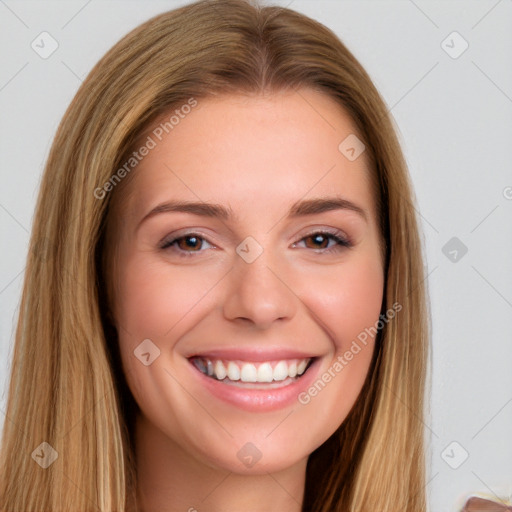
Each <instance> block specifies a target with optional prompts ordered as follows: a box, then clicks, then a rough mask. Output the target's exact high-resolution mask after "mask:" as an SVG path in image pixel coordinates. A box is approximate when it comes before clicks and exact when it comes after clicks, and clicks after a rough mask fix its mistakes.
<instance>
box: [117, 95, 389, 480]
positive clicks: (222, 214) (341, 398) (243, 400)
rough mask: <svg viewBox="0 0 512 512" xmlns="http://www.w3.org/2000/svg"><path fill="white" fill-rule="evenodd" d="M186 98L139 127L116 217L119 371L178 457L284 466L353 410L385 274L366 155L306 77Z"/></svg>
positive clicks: (232, 467) (232, 465)
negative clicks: (266, 87)
mask: <svg viewBox="0 0 512 512" xmlns="http://www.w3.org/2000/svg"><path fill="white" fill-rule="evenodd" d="M189 105H193V107H191V108H182V109H180V108H179V107H178V108H177V109H173V112H169V114H168V115H166V116H164V117H163V118H162V123H165V122H168V124H167V125H166V128H167V130H165V129H164V128H162V126H164V124H162V125H160V124H159V123H160V120H159V122H157V123H156V124H155V126H154V127H152V129H151V130H150V131H148V132H147V133H145V134H144V136H143V137H142V138H141V139H140V141H141V144H140V146H143V145H145V146H146V147H147V148H148V149H147V151H144V150H138V157H137V158H138V159H140V162H139V163H138V165H137V166H136V169H134V170H133V171H132V172H133V173H134V175H133V180H132V181H131V182H130V183H129V184H127V185H128V186H127V188H128V189H129V190H127V192H129V194H128V195H127V196H126V199H127V200H126V203H125V204H124V205H123V208H122V210H121V211H120V212H119V215H120V217H119V220H121V222H119V226H120V228H119V230H118V232H117V233H116V237H118V239H117V240H116V241H115V243H117V244H118V245H117V248H118V266H117V267H116V268H117V274H116V275H115V276H114V278H115V283H116V296H115V301H114V305H113V312H114V318H115V324H116V326H117V330H118V333H119V343H120V350H121V357H122V363H123V368H124V371H125V374H126V377H127V382H128V385H129V387H130V389H131V391H132V393H133V396H134V398H135V400H136V401H137V403H138V405H139V407H140V410H141V416H140V419H141V424H142V425H146V428H147V432H150V431H152V432H153V434H152V435H154V433H155V432H158V436H159V439H163V440H165V443H167V446H168V447H169V450H171V452H172V447H177V446H180V453H181V454H185V455H186V456H189V457H191V458H192V459H194V460H195V462H199V463H203V464H206V465H208V466H210V467H213V468H219V467H220V468H224V469H226V470H229V471H231V472H237V473H242V472H243V473H254V474H261V473H266V472H270V471H277V470H280V469H284V468H289V467H292V466H293V465H294V464H298V463H304V461H305V460H306V459H307V457H308V455H309V454H310V453H311V452H312V451H313V450H315V448H317V447H318V446H319V445H321V444H322V443H323V442H324V441H325V440H326V439H327V438H328V437H329V436H330V435H331V434H332V433H333V432H334V431H335V430H336V429H337V428H338V427H339V425H340V424H341V423H342V422H343V420H344V419H345V417H346V416H347V414H348V412H349V411H350V409H351V407H352V405H353V404H354V402H355V400H356V398H357V396H358V394H359V392H360V390H361V387H362V385H363V382H364V380H365V378H366V375H367V372H368V369H369V365H370V360H371V357H372V352H373V349H374V338H372V336H371V335H370V336H369V335H368V334H367V333H368V331H365V329H368V328H370V327H373V326H374V325H375V324H376V323H377V321H378V320H379V314H380V309H381V304H382V296H383V286H384V275H383V267H382V261H381V256H380V250H379V231H378V225H377V221H376V212H375V198H374V197H373V194H372V188H371V183H370V174H369V172H370V171H369V169H368V167H367V161H366V155H365V153H364V151H363V152H362V154H361V155H360V156H359V157H357V154H358V153H359V152H360V151H361V149H362V146H360V145H359V144H360V142H358V140H357V139H355V138H354V133H355V127H354V125H353V123H352V122H351V119H350V118H349V117H348V116H347V114H346V113H344V112H343V111H342V110H341V108H340V107H339V106H338V105H337V104H336V103H335V102H334V101H333V100H332V99H330V98H329V97H328V96H326V95H323V94H321V93H319V92H315V91H312V90H309V89H302V90H300V91H298V92H286V93H284V92H283V93H276V94H273V95H271V96H267V97H246V96H225V97H220V98H217V99H206V100H200V99H198V100H197V104H195V102H194V101H191V102H189ZM174 110H178V111H179V112H178V113H175V118H174V119H173V121H172V122H169V119H170V117H171V115H172V114H173V113H174ZM176 119H179V120H178V121H177V122H176ZM166 131H167V132H168V133H166ZM148 136H149V137H150V139H151V140H150V139H148ZM347 137H350V138H349V139H347V141H345V139H346V138H347ZM160 139H161V140H160ZM342 141H345V142H344V143H343V144H341V146H340V143H342ZM340 148H341V149H340ZM143 153H145V156H143ZM356 157H357V158H356ZM365 333H366V334H365ZM362 340H364V342H363V341H362ZM305 367H307V369H306V370H305V371H304V369H305ZM208 374H209V375H208ZM226 374H227V375H226ZM298 374H301V375H300V376H298ZM240 379H241V380H240ZM148 435H149V434H148Z"/></svg>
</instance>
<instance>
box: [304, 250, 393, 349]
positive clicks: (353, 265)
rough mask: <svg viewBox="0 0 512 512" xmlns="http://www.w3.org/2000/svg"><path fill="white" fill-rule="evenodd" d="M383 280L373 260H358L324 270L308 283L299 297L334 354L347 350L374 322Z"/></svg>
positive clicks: (367, 258) (378, 311) (380, 303)
mask: <svg viewBox="0 0 512 512" xmlns="http://www.w3.org/2000/svg"><path fill="white" fill-rule="evenodd" d="M383 290H384V276H383V271H382V266H381V265H380V262H378V261H377V260H376V259H375V258H374V257H364V256H362V257H360V258H357V260H356V259H354V260H353V261H350V262H347V264H346V265H340V266H339V267H337V268H334V267H333V268H331V269H330V270H329V269H326V270H325V271H324V275H318V273H317V274H316V275H315V283H312V282H308V283H307V286H306V287H305V288H304V293H303V297H304V298H305V301H307V304H308V306H309V307H310V308H311V310H312V311H314V312H315V313H316V314H317V315H318V319H319V320H320V321H321V322H322V324H323V326H324V328H326V330H327V331H328V333H329V334H330V336H331V339H332V341H333V342H334V344H335V348H336V350H337V351H340V350H348V348H349V346H350V343H351V341H352V340H354V339H356V338H357V336H358V335H359V334H360V333H361V332H364V330H365V328H368V327H370V326H373V325H374V324H375V322H377V321H378V317H379V314H380V311H381V307H382V299H383Z"/></svg>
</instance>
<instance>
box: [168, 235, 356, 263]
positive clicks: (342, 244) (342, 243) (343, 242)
mask: <svg viewBox="0 0 512 512" xmlns="http://www.w3.org/2000/svg"><path fill="white" fill-rule="evenodd" d="M315 235H323V236H326V237H328V238H330V239H332V240H334V241H335V242H336V245H334V246H332V247H330V248H328V249H322V248H321V249H318V250H319V251H321V252H320V254H325V253H332V252H338V251H341V250H343V249H348V248H350V247H352V243H351V242H350V241H349V240H347V239H345V238H343V237H341V236H339V234H334V233H331V232H329V231H313V232H312V233H309V234H307V235H305V236H304V237H303V238H301V239H300V240H299V242H302V241H303V240H304V239H306V238H310V237H313V236H315ZM185 238H197V239H199V240H204V241H206V242H208V240H206V238H204V237H202V236H200V235H199V233H193V232H191V233H186V234H184V235H181V236H179V237H177V238H173V239H171V240H164V241H163V242H162V245H161V246H160V249H163V250H167V249H170V248H171V247H172V246H173V245H174V244H175V243H176V242H178V241H179V240H183V239H185ZM208 243H210V242H208ZM312 250H315V249H312ZM176 252H178V255H179V256H180V257H182V258H190V257H192V256H193V255H194V254H195V253H200V252H204V251H201V250H197V251H183V250H181V249H176Z"/></svg>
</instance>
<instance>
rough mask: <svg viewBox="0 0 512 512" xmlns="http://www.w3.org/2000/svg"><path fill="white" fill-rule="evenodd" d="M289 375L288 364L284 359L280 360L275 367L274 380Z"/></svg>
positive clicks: (282, 378)
mask: <svg viewBox="0 0 512 512" xmlns="http://www.w3.org/2000/svg"><path fill="white" fill-rule="evenodd" d="M286 377H288V365H287V364H286V363H285V362H284V361H279V363H277V365H276V367H275V368H274V380H284V379H286Z"/></svg>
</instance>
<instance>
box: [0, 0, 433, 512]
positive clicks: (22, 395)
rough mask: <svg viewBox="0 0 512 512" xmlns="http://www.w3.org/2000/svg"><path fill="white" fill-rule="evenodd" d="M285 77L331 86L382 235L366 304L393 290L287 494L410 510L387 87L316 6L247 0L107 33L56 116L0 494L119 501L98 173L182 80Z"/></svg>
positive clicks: (405, 298) (187, 91) (120, 417)
mask: <svg viewBox="0 0 512 512" xmlns="http://www.w3.org/2000/svg"><path fill="white" fill-rule="evenodd" d="M299 87H310V88H314V89H316V90H318V91H321V92H323V93H325V94H327V95H329V96H330V97H331V98H333V99H335V100H336V101H337V102H339V104H340V105H341V106H342V107H343V108H344V109H345V110H346V111H347V112H348V113H349V115H350V116H351V118H352V120H353V122H354V123H355V125H356V127H357V129H358V133H359V134H360V136H361V137H362V139H363V141H364V143H365V145H366V148H367V156H368V157H369V161H370V168H371V169H370V170H371V173H372V181H373V184H374V187H375V200H376V204H377V207H378V212H379V221H380V227H381V234H382V239H383V240H384V242H385V244H384V245H383V247H384V251H385V272H386V286H385V295H384V301H383V304H382V311H383V312H384V311H387V310H388V309H389V308H390V307H391V306H392V305H393V304H395V303H399V304H400V305H401V306H402V309H401V311H400V313H399V314H397V315H396V317H395V318H394V319H393V321H391V322H388V323H386V325H385V326H384V327H383V329H381V330H380V331H379V334H378V337H377V341H376V347H375V351H374V357H373V360H372V364H371V367H370V371H369V373H368V376H367V379H366V381H365V384H364V387H363V389H362V391H361V393H360V395H359V397H358V399H357V401H356V403H355V405H354V407H353V408H352V410H351V412H350V413H349V415H348V417H347V418H346V420H345V421H344V422H343V424H342V425H341V426H340V427H339V429H338V430H337V431H336V432H335V433H334V434H333V435H332V436H331V437H330V439H328V440H327V441H326V442H325V443H324V444H323V445H322V446H320V447H319V448H318V449H317V450H316V451H315V452H313V453H312V454H311V455H310V457H309V460H308V466H307V476H306V489H305V497H304V503H303V508H302V509H303V511H314V512H332V511H339V512H342V511H343V512H370V511H374V510H378V511H379V512H402V511H403V512H411V511H414V512H424V511H425V510H426V497H425V489H424V486H425V456H424V425H423V417H424V414H425V412H424V404H425V401H424V391H425V384H426V377H427V366H428V355H429V354H428V345H429V335H428V330H429V325H428V323H429V322H428V311H427V299H426V290H425V284H424V277H425V276H424V273H423V263H422V248H421V240H420V236H419V228H418V223H417V218H416V214H415V209H414V206H413V205H414V202H415V199H414V195H413V191H412V187H411V184H410V180H409V176H408V172H407V168H406V164H405V161H404V158H403V155H402V152H401V149H400V146H399V143H398V140H397V137H396V133H395V129H394V126H393V123H392V120H391V118H390V115H389V113H388V111H387V108H386V105H385V103H384V102H383V100H382V99H381V97H380V96H379V94H378V92H377V91H376V89H375V87H374V85H373V84H372V81H371V79H370V78H369V76H368V74H367V73H366V72H365V70H364V69H363V68H362V66H361V65H360V64H359V62H358V61H357V60H356V59H355V57H354V56H353V55H352V54H351V53H350V51H349V50H348V49H347V48H346V47H345V46H344V44H343V43H342V42H341V41H340V40H339V39H338V38H337V37H336V35H335V34H334V33H333V32H332V31H330V30H329V29H327V28H326V27H325V26H323V25H321V24H320V23H318V22H316V21H314V20H312V19H310V18H308V17H306V16H304V15H301V14H299V13H297V12H294V11H292V10H290V9H286V8H280V7H259V6H257V5H253V4H252V3H250V2H249V1H246V0H201V1H198V2H195V3H192V4H190V5H187V6H185V7H181V8H179V9H176V10H173V11H170V12H166V13H163V14H161V15H158V16H156V17H154V18H152V19H150V20H149V21H147V22H145V23H143V24H142V25H140V26H139V27H137V28H136V29H134V30H133V31H132V32H130V33H129V34H128V35H126V36H125V37H124V38H123V39H122V40H121V41H119V42H118V43H117V44H116V45H115V46H114V47H113V48H112V49H111V50H110V51H109V52H108V53H107V54H106V55H105V56H104V57H103V58H102V59H101V60H100V62H98V64H97V65H96V66H95V67H94V69H93V70H92V71H91V73H90V74H89V76H88V77H87V79H86V80H85V81H84V83H83V84H82V86H81V87H80V90H79V91H78V93H77V94H76V96H75V98H74V99H73V101H72V103H71V105H70V106H69V108H68V110H67V112H66V114H65V116H64V118H63V120H62V122H61V124H60V127H59V129H58V133H57V135H56V137H55V140H54V143H53V146H52V148H51V152H50V155H49V158H48V162H47V165H46V168H45V171H44V176H43V180H42V184H41V189H40V193H39V197H38V202H37V206H36V212H35V218H34V224H33V231H32V235H31V240H30V250H29V256H28V262H27V268H26V272H25V281H24V287H23V293H22V300H21V306H20V313H19V320H18V324H17V330H16V339H15V347H14V355H13V361H12V371H11V377H10V384H9V393H8V399H7V409H6V418H5V424H4V429H3V437H2V446H1V452H0V473H1V477H0V507H1V510H2V511H5V512H19V511H24V512H30V511H36V510H45V511H47V512H54V511H70V510H73V511H75V510H79V511H86V510H95V511H97V510H101V511H103V512H107V511H108V512H111V511H125V510H135V509H136V502H135V486H136V468H135V463H134V457H133V453H134V452H133V439H132V437H131V434H132V432H131V426H132V420H133V415H134V412H135V410H136V404H135V403H134V400H133V397H132V396H131V393H130V392H129V389H128V387H127V385H126V380H125V377H124V375H123V372H122V371H121V368H120V362H119V361H120V359H119V353H118V344H117V338H116V332H115V330H114V329H113V328H112V326H111V325H110V322H109V318H108V294H107V289H108V288H109V287H110V286H111V285H112V283H110V282H109V279H108V276H109V275H110V273H108V272H106V271H105V268H104V267H105V266H107V269H108V265H109V258H107V257H106V256H105V255H107V254H108V251H107V249H108V247H107V246H106V245H105V242H106V240H105V229H106V226H107V224H108V223H110V222H111V221H112V199H113V198H116V197H121V191H122V188H123V186H124V184H123V183H120V185H121V186H114V185H112V186H111V187H109V191H108V193H105V194H103V193H101V194H98V193H97V191H98V190H99V189H100V188H101V187H103V186H104V184H105V183H107V182H109V180H111V179H112V176H113V175H114V173H115V172H116V170H117V169H119V168H120V166H121V165H122V164H123V162H125V161H126V158H127V155H129V154H130V151H132V150H133V145H134V142H135V141H136V140H137V137H139V136H140V134H141V133H143V130H144V129H146V128H147V126H148V125H149V124H150V123H151V122H152V120H154V119H156V118H157V117H158V116H160V115H162V114H163V113H165V112H166V111H169V110H170V109H171V108H174V107H176V106H177V105H178V106H179V105H182V104H184V103H186V102H187V101H188V100H189V99H190V98H192V97H193V98H196V99H198V100H199V99H201V98H207V97H210V96H212V95H221V94H222V95H225V94H230V93H237V94H238V93H240V92H242V93H248V94H254V93H263V92H272V91H278V90H282V89H298V88H299ZM340 142H341V141H340ZM133 172H136V169H135V170H134V171H133ZM102 190H104V189H102ZM100 196H101V197H100ZM41 443H48V445H49V446H48V445H46V444H41ZM50 448H51V449H50ZM52 450H54V451H55V453H54V452H53V451H52ZM55 454H57V459H56V460H55V461H54V462H53V463H51V464H50V465H49V466H48V467H47V468H44V467H43V466H42V465H41V464H36V461H37V458H38V456H39V457H40V459H41V460H46V461H50V460H51V459H50V458H49V457H51V456H52V455H55ZM45 457H46V459H45ZM43 465H44V464H43Z"/></svg>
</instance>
